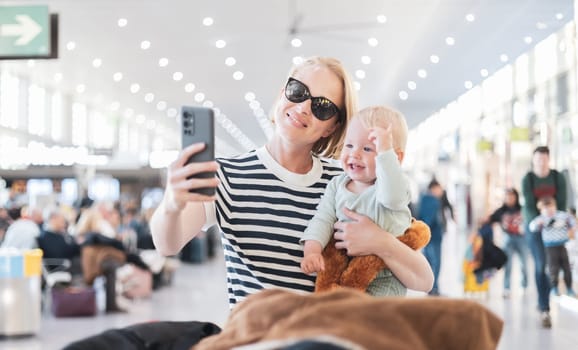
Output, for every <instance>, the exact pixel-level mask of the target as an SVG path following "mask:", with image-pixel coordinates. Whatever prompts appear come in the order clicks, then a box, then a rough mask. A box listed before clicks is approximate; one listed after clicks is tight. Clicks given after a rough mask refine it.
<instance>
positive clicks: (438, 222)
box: [417, 179, 443, 296]
mask: <svg viewBox="0 0 578 350" xmlns="http://www.w3.org/2000/svg"><path fill="white" fill-rule="evenodd" d="M442 195H443V188H442V186H441V185H440V183H439V182H438V181H437V180H436V179H433V180H432V181H431V182H430V183H429V185H428V187H427V191H426V192H425V193H423V194H422V196H421V198H420V200H419V207H418V212H417V219H419V220H422V221H423V222H425V223H426V224H427V225H428V226H429V227H430V230H431V240H430V241H429V243H428V245H426V246H425V247H424V249H423V253H424V255H425V257H426V259H427V261H428V262H429V264H430V265H431V267H432V270H433V273H434V284H433V288H432V289H431V291H430V292H429V295H434V296H435V295H439V294H440V290H439V284H438V280H439V275H440V269H441V254H442V236H443V231H442V225H443V223H442V219H441V213H442V210H441V197H442Z"/></svg>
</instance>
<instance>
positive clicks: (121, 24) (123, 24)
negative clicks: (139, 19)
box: [117, 18, 128, 28]
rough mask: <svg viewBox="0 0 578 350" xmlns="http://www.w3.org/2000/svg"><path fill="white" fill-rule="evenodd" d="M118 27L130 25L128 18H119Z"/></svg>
mask: <svg viewBox="0 0 578 350" xmlns="http://www.w3.org/2000/svg"><path fill="white" fill-rule="evenodd" d="M117 23H118V26H119V27H121V28H122V27H126V25H127V24H128V20H127V19H126V18H119V20H118V22H117Z"/></svg>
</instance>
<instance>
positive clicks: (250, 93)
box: [245, 91, 255, 102]
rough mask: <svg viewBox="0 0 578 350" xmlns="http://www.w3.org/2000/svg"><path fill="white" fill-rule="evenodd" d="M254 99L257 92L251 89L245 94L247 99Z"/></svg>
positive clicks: (249, 100)
mask: <svg viewBox="0 0 578 350" xmlns="http://www.w3.org/2000/svg"><path fill="white" fill-rule="evenodd" d="M254 99H255V94H254V93H253V92H251V91H249V92H247V93H246V94H245V101H247V102H251V101H253V100H254Z"/></svg>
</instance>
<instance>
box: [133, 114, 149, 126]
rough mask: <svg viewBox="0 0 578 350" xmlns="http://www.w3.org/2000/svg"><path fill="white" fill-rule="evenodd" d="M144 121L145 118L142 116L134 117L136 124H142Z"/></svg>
mask: <svg viewBox="0 0 578 350" xmlns="http://www.w3.org/2000/svg"><path fill="white" fill-rule="evenodd" d="M146 120H147V118H146V117H145V116H144V114H139V115H137V116H136V122H137V124H143V123H144V122H145V121H146Z"/></svg>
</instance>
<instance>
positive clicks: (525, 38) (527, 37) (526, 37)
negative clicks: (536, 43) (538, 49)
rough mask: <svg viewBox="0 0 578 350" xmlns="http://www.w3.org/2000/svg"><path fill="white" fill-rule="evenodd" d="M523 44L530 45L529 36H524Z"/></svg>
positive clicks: (530, 39) (530, 38)
mask: <svg viewBox="0 0 578 350" xmlns="http://www.w3.org/2000/svg"><path fill="white" fill-rule="evenodd" d="M524 42H525V43H526V44H531V43H532V37H531V36H525V37H524Z"/></svg>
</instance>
